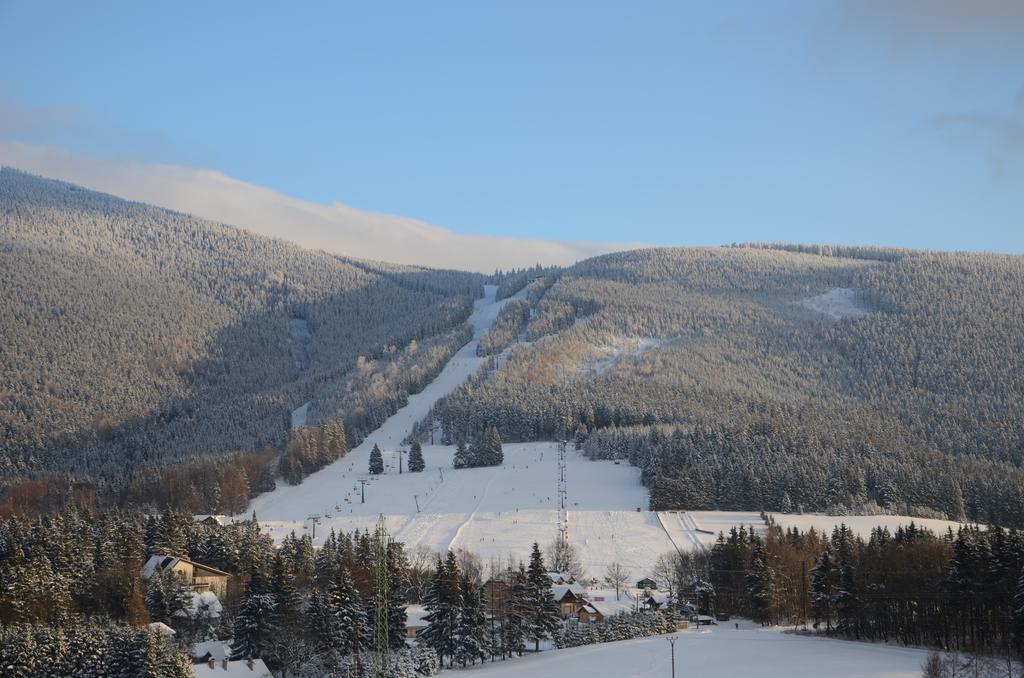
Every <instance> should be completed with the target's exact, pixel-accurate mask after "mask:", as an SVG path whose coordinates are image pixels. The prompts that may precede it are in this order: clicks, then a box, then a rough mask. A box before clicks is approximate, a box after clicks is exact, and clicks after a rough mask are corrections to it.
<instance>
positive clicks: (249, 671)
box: [192, 659, 274, 678]
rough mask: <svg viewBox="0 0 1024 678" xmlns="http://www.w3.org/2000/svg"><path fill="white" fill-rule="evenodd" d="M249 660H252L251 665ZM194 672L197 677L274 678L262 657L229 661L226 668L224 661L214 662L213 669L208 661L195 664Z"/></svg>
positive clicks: (193, 666)
mask: <svg viewBox="0 0 1024 678" xmlns="http://www.w3.org/2000/svg"><path fill="white" fill-rule="evenodd" d="M249 662H252V665H251V666H250V665H249ZM192 672H193V674H194V675H195V676H196V678H274V676H273V674H271V673H270V669H268V668H267V665H266V664H264V663H263V660H262V659H251V660H249V659H240V660H238V661H234V662H228V665H227V668H226V669H225V668H224V664H223V662H219V661H218V662H214V664H213V668H212V669H211V668H210V665H209V664H208V663H203V664H193V665H192Z"/></svg>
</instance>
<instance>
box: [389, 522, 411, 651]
mask: <svg viewBox="0 0 1024 678" xmlns="http://www.w3.org/2000/svg"><path fill="white" fill-rule="evenodd" d="M408 568H409V561H408V560H407V559H406V557H405V551H404V550H403V548H402V544H401V543H399V542H393V543H391V544H388V588H389V591H390V595H389V596H388V647H390V648H391V649H392V650H400V649H402V648H404V647H405V625H406V621H407V620H408V616H407V615H406V613H405V603H406V600H405V591H406V585H407V583H408V582H407V581H406V572H407V571H408Z"/></svg>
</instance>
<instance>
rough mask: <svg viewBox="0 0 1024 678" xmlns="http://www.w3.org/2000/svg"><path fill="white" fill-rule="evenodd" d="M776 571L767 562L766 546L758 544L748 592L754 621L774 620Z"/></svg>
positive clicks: (753, 555) (754, 552)
mask: <svg viewBox="0 0 1024 678" xmlns="http://www.w3.org/2000/svg"><path fill="white" fill-rule="evenodd" d="M774 578H775V573H774V572H773V571H772V568H771V566H770V565H769V564H768V563H767V562H766V554H765V551H764V548H763V547H762V546H761V545H760V544H758V545H756V546H755V547H754V550H753V551H752V553H751V556H750V571H749V573H748V574H747V593H748V595H749V596H750V602H751V608H752V612H753V617H754V621H756V622H758V623H760V624H762V625H764V624H770V623H772V622H773V621H774V611H775V610H774V608H775V581H774Z"/></svg>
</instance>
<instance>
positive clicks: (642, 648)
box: [442, 621, 928, 678]
mask: <svg viewBox="0 0 1024 678" xmlns="http://www.w3.org/2000/svg"><path fill="white" fill-rule="evenodd" d="M739 624H740V629H739V630H736V629H734V628H733V624H732V622H727V623H725V624H723V625H721V626H715V627H711V628H710V629H706V628H702V629H701V630H700V631H699V632H698V631H696V630H693V629H688V630H684V631H680V632H678V633H677V634H673V635H675V636H676V637H677V638H678V640H677V641H676V675H678V676H701V678H734V677H735V676H751V677H754V676H766V677H774V676H786V678H820V677H821V676H830V677H833V678H867V677H869V676H870V677H874V678H882V677H884V678H917V677H918V676H920V675H921V663H922V662H924V660H925V657H926V656H927V654H928V653H927V651H925V650H918V649H911V648H903V647H893V646H889V645H875V644H870V643H857V642H851V641H844V640H833V639H830V638H819V637H811V636H801V635H795V634H789V633H782V632H781V631H779V630H777V629H762V628H760V627H757V626H755V625H753V624H751V623H750V622H744V621H741V622H739ZM671 671H672V669H671V655H670V648H669V644H668V640H667V636H653V637H650V638H638V639H635V640H624V641H621V642H617V643H604V644H601V645H588V646H586V647H576V648H570V649H566V650H557V651H552V652H541V653H540V654H536V655H534V654H527V655H524V656H523V657H519V658H516V659H511V660H509V661H505V662H497V663H494V664H484V665H481V666H478V667H475V668H472V669H466V670H460V671H459V673H467V672H468V673H471V674H472V675H478V676H480V678H505V677H506V676H507V677H509V678H512V677H513V676H515V677H517V678H518V677H519V676H524V675H529V676H530V677H531V678H563V677H564V676H602V677H603V676H608V677H609V678H612V677H614V678H648V677H650V678H654V677H657V678H664V677H665V676H670V675H671ZM455 673H456V672H455V671H447V672H445V673H444V674H442V675H455Z"/></svg>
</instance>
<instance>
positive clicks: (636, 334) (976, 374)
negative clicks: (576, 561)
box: [434, 245, 1024, 525]
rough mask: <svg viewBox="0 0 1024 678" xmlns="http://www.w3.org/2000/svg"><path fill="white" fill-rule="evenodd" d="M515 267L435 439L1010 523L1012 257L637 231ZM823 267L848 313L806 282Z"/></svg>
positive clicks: (1020, 414) (719, 486)
mask: <svg viewBox="0 0 1024 678" xmlns="http://www.w3.org/2000/svg"><path fill="white" fill-rule="evenodd" d="M530 284H531V286H533V287H535V288H536V293H534V290H533V289H531V293H530V295H529V299H530V304H531V311H530V319H529V322H528V323H527V324H526V335H527V336H526V339H527V341H526V342H524V343H522V344H520V345H518V346H515V347H514V348H513V349H512V350H511V352H510V354H509V355H508V359H507V360H505V361H504V362H501V363H500V365H499V364H498V363H493V362H492V363H491V364H490V365H489V366H488V367H487V368H486V369H484V370H483V371H481V372H480V373H479V374H478V375H477V376H476V377H475V378H474V379H473V380H471V382H470V383H468V384H466V385H465V386H464V387H462V388H460V389H459V390H457V391H456V392H455V393H454V394H452V395H451V396H449V397H447V398H446V399H445V400H443V401H442V402H440V403H439V404H438V406H437V407H436V408H435V412H434V415H435V416H436V418H437V419H439V420H440V421H441V423H442V426H443V428H444V431H445V434H446V436H447V438H448V439H450V440H458V439H466V440H471V439H473V438H474V437H475V436H478V435H480V433H481V432H482V431H483V430H484V429H485V428H486V426H488V425H494V426H496V427H497V428H498V430H499V432H500V435H501V438H502V440H504V441H506V442H516V441H524V440H537V439H551V438H560V437H569V438H575V439H576V440H577V442H578V444H579V445H580V446H581V447H583V449H585V450H586V451H587V452H588V454H591V455H592V456H595V457H599V458H609V457H614V458H623V459H629V460H630V461H632V462H633V463H634V464H636V465H637V466H639V467H640V468H641V469H643V471H644V480H645V482H646V483H647V484H648V486H649V487H650V488H651V490H652V505H653V506H654V507H656V508H695V507H701V508H723V509H724V508H733V509H768V510H795V509H798V508H803V509H804V510H808V511H810V510H815V511H833V512H843V511H887V512H896V511H901V512H911V513H915V514H918V515H946V516H949V517H950V518H954V519H962V518H969V519H972V520H979V521H993V522H998V523H1002V524H1006V525H1024V508H1022V507H1024V470H1022V465H1024V457H1022V455H1024V295H1021V290H1022V289H1024V258H1022V257H1017V256H1003V255H989V254H967V253H936V252H919V251H907V250H886V249H880V248H842V247H818V246H772V245H750V246H734V247H728V248H717V249H692V248H691V249H684V248H680V249H653V250H638V251H633V252H623V253H617V254H610V255H606V256H602V257H596V258H593V259H590V260H587V261H584V262H581V263H580V264H577V265H576V266H573V267H571V268H568V269H565V270H564V271H562V272H560V274H557V275H548V276H546V277H544V278H538V279H537V280H536V281H534V282H533V283H530ZM837 288H838V289H840V290H846V289H852V290H853V292H852V295H853V299H854V307H853V309H852V310H851V312H850V313H849V314H847V315H846V316H845V317H841V318H840V319H835V318H833V317H830V316H828V315H825V314H823V313H819V312H817V311H815V310H812V309H810V308H808V307H807V305H806V304H805V303H803V302H804V301H805V300H808V299H811V298H814V297H817V296H819V295H822V294H824V293H826V292H829V291H830V290H834V289H837ZM523 316H525V313H524V314H522V315H519V314H518V313H517V315H516V319H518V318H520V317H523ZM504 334H505V335H507V334H509V333H507V332H506V333H504ZM506 340H507V336H506V337H503V338H502V340H501V341H496V345H497V346H500V345H503V344H504V343H505V341H506Z"/></svg>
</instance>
